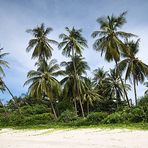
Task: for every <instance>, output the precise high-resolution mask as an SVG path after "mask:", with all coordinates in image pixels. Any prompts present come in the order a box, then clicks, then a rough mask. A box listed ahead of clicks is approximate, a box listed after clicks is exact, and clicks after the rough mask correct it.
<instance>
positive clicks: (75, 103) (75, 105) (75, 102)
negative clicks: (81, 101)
mask: <svg viewBox="0 0 148 148" xmlns="http://www.w3.org/2000/svg"><path fill="white" fill-rule="evenodd" d="M73 101H74V107H75V113H76V115H77V114H78V111H77V101H76V99H75V98H74V100H73Z"/></svg>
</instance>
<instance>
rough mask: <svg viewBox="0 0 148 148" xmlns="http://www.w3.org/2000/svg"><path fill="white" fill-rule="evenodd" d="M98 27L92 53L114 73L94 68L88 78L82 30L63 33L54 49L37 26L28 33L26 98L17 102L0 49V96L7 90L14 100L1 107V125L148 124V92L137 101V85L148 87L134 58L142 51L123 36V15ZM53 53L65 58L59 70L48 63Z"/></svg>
mask: <svg viewBox="0 0 148 148" xmlns="http://www.w3.org/2000/svg"><path fill="white" fill-rule="evenodd" d="M97 22H98V24H99V30H97V31H94V32H93V33H92V37H93V38H95V39H96V40H95V41H94V43H93V48H94V49H95V50H96V51H99V52H101V55H103V54H104V57H105V60H106V61H107V62H112V61H114V62H115V66H114V67H111V68H110V69H108V70H105V68H104V67H98V68H96V69H95V70H93V73H92V74H91V75H90V73H88V72H90V67H89V65H88V63H87V61H86V59H85V58H84V56H83V51H84V50H85V49H86V48H88V45H87V40H86V39H85V37H84V36H83V32H82V29H76V28H75V27H72V28H69V27H66V28H65V32H64V33H62V34H60V35H59V39H60V41H59V43H58V42H57V41H55V40H54V39H50V38H49V37H48V34H49V33H50V32H51V31H52V28H50V27H47V28H46V27H45V25H44V24H41V25H40V26H37V27H35V28H34V29H29V30H27V32H28V33H31V35H32V36H33V38H32V39H30V40H29V42H28V46H27V48H26V51H27V52H30V51H31V50H32V58H34V59H35V60H37V61H36V62H35V68H34V70H30V71H29V72H28V74H27V80H26V82H25V83H24V85H27V86H28V92H27V94H25V95H22V96H20V97H15V96H13V94H12V92H11V91H10V89H9V88H8V87H7V85H6V83H5V82H4V79H3V77H4V76H5V73H4V69H3V68H4V67H8V63H7V61H5V60H4V59H3V58H4V57H5V55H7V53H2V51H3V50H2V49H0V90H1V92H2V93H3V92H5V91H6V90H7V91H8V92H9V93H10V95H11V97H12V99H10V100H9V101H8V102H7V103H6V104H4V103H3V101H0V125H2V126H8V125H38V124H50V123H57V122H60V123H62V124H64V122H66V123H67V124H74V125H77V126H78V125H89V124H98V123H104V124H110V123H135V122H148V107H147V105H148V104H147V103H148V99H147V93H148V91H147V90H146V92H145V95H144V96H143V97H142V98H141V99H140V100H139V99H138V95H137V94H138V93H137V91H138V89H137V85H138V83H139V82H140V83H142V84H144V85H145V86H146V87H148V85H147V82H145V79H147V78H148V65H147V64H145V63H144V62H143V61H141V60H140V59H139V58H138V56H137V53H138V51H139V50H140V49H139V41H140V40H139V39H138V40H135V37H137V36H136V35H134V34H133V33H128V32H125V31H123V30H121V27H123V26H124V24H125V23H126V12H123V13H122V14H120V15H119V16H114V15H111V16H105V17H100V18H98V19H97ZM131 37H132V40H131V39H130V38H131ZM54 48H55V49H56V48H59V49H60V50H61V52H62V54H63V55H64V56H65V57H66V58H67V59H66V60H65V61H63V62H61V63H60V64H58V62H57V60H56V59H53V58H52V52H53V50H54ZM60 50H59V51H60ZM98 57H99V56H98ZM91 70H92V69H91ZM88 74H89V77H88ZM130 84H133V86H132V85H130ZM132 89H133V90H134V91H133V92H134V95H135V103H134V102H133V98H132V99H131V100H130V99H129V91H130V90H132ZM18 111H19V113H20V114H18V113H17V112H18ZM84 117H85V118H84Z"/></svg>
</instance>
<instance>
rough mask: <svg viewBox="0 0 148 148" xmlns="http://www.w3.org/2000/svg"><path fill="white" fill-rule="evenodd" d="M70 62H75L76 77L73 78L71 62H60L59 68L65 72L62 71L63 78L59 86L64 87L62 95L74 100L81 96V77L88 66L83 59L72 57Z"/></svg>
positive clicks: (82, 79) (82, 86)
mask: <svg viewBox="0 0 148 148" xmlns="http://www.w3.org/2000/svg"><path fill="white" fill-rule="evenodd" d="M72 60H74V61H75V66H76V67H75V68H76V74H77V75H76V76H75V70H74V66H73V61H69V62H62V63H61V66H64V67H65V71H63V73H64V75H65V77H64V78H63V79H62V80H61V84H62V85H64V90H63V91H64V94H65V95H66V96H68V95H70V96H71V98H75V97H78V96H80V95H81V94H83V92H84V90H85V87H86V86H85V83H84V77H83V75H86V70H88V69H89V66H88V65H87V62H85V61H84V58H82V57H80V56H74V57H73V58H72Z"/></svg>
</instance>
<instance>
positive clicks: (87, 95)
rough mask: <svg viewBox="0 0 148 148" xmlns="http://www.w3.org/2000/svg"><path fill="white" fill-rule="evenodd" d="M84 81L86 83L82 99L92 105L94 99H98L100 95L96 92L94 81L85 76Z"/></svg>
mask: <svg viewBox="0 0 148 148" xmlns="http://www.w3.org/2000/svg"><path fill="white" fill-rule="evenodd" d="M84 83H85V85H86V90H85V92H84V94H83V101H86V102H89V103H90V104H91V105H93V102H94V101H96V100H99V99H101V98H102V97H101V96H100V95H99V94H98V92H97V90H96V89H95V86H94V83H93V81H92V80H91V79H90V78H87V77H85V78H84Z"/></svg>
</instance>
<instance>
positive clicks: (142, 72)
mask: <svg viewBox="0 0 148 148" xmlns="http://www.w3.org/2000/svg"><path fill="white" fill-rule="evenodd" d="M139 41H140V40H139V39H138V40H137V41H136V42H135V41H128V42H126V44H127V46H128V48H129V51H130V52H129V53H128V54H125V53H123V54H122V56H123V57H124V58H125V59H123V60H122V61H121V62H120V63H119V65H118V68H119V70H120V71H121V72H122V71H126V74H125V80H127V79H129V80H130V81H132V80H131V78H132V77H134V79H135V81H136V82H137V83H138V82H141V83H142V82H143V81H144V78H145V76H148V65H146V64H145V63H143V62H142V61H141V60H139V59H138V58H137V57H136V54H137V53H138V51H139Z"/></svg>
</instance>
